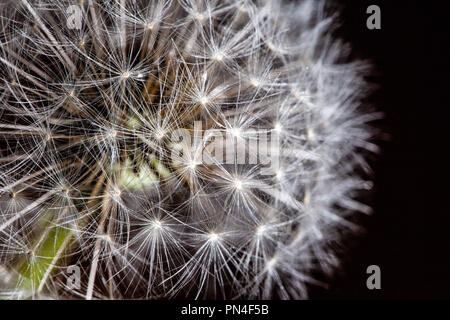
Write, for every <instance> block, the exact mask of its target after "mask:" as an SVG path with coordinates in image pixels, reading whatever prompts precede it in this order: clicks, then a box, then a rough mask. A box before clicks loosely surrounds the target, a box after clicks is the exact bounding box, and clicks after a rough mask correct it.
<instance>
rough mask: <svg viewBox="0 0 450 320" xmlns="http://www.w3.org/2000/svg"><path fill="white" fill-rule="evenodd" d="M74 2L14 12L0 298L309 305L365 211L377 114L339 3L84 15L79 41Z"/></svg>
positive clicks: (4, 133) (126, 8) (2, 144)
mask: <svg viewBox="0 0 450 320" xmlns="http://www.w3.org/2000/svg"><path fill="white" fill-rule="evenodd" d="M67 3H68V2H67V1H65V0H39V1H38V0H21V1H19V2H18V3H17V5H16V4H15V5H14V6H12V7H11V8H9V7H7V6H0V25H1V28H0V78H1V79H4V80H3V81H0V105H1V108H0V278H2V276H3V275H4V274H5V275H8V276H11V277H12V278H11V280H10V281H6V282H7V283H3V282H1V279H0V296H1V297H3V296H7V297H8V298H14V297H18V296H20V297H23V298H42V297H51V298H60V297H64V298H66V297H67V298H86V299H93V298H99V299H101V298H108V299H133V298H138V299H156V298H164V299H166V298H196V299H200V298H207V299H215V298H217V299H223V298H227V299H231V298H238V299H270V298H281V299H290V298H293V299H298V298H306V297H307V296H308V291H309V286H310V285H311V284H310V282H313V281H315V280H320V281H321V280H322V279H321V277H324V278H327V279H328V277H329V276H330V275H332V274H333V272H334V270H336V268H338V266H339V255H338V254H337V253H336V250H335V249H336V248H335V247H333V245H331V244H334V243H338V244H339V246H340V245H341V241H342V240H343V239H344V237H346V236H347V235H348V234H354V233H355V232H356V229H357V227H356V226H355V225H354V222H353V221H354V220H357V219H353V214H356V213H357V212H365V213H367V212H370V208H369V207H367V206H366V205H365V204H363V203H360V202H359V201H358V195H359V192H360V190H367V189H369V188H370V186H371V184H370V183H369V182H368V181H365V178H364V174H361V173H360V172H361V170H360V168H361V167H362V168H363V169H367V167H368V165H367V164H366V163H365V162H364V155H365V154H366V153H367V152H376V150H377V147H376V146H375V145H374V144H373V143H372V142H371V141H372V139H373V136H374V134H375V131H374V130H372V129H371V127H370V125H369V124H368V123H369V122H370V121H372V120H374V119H376V117H377V114H376V113H371V111H369V110H368V109H367V108H366V107H365V106H364V105H363V101H365V100H364V97H365V95H366V93H367V92H368V91H369V90H368V89H369V88H368V85H367V83H366V82H365V80H364V79H365V78H368V77H366V76H367V74H368V73H369V72H370V71H369V70H370V68H368V66H367V64H366V63H364V62H360V61H351V60H350V56H349V54H348V53H349V51H350V50H348V48H347V46H346V45H344V44H343V43H342V41H340V40H339V39H336V38H334V36H333V34H334V33H333V32H331V31H332V28H333V25H334V23H333V21H334V17H335V14H334V12H328V10H330V9H328V8H327V6H325V2H323V1H313V0H299V1H296V2H295V3H293V2H291V1H275V0H264V1H260V0H257V1H247V0H242V1H241V0H240V1H228V0H226V1H207V0H177V1H173V0H156V1H122V0H109V1H100V0H92V1H81V0H80V1H78V2H77V3H78V5H79V6H80V9H82V13H83V19H82V21H81V26H80V28H77V27H76V28H70V27H69V25H70V23H69V21H68V15H69V13H68V12H66V9H67V8H66V6H67ZM55 21H59V22H61V23H58V24H55ZM66 22H67V23H66ZM198 126H200V128H201V129H198V130H197V128H198ZM273 138H276V140H270V139H273ZM221 143H222V144H224V145H225V146H224V148H225V149H224V148H222V147H220V145H221ZM229 144H231V146H232V149H233V150H234V152H231V151H230V150H227V149H226V148H228V147H227V145H229ZM229 152H230V154H229ZM272 165H273V166H272ZM263 169H268V170H267V171H264V170H263ZM269 169H270V170H269ZM212 230H214V231H212ZM342 243H344V241H342ZM42 257H45V261H47V260H51V261H54V263H52V264H48V263H44V264H43V263H41V262H42V261H44V260H43V259H44V258H42ZM30 261H31V262H30ZM69 266H77V267H79V268H80V271H81V274H82V277H81V281H82V285H81V287H80V288H79V289H76V288H68V287H67V286H66V278H65V276H64V273H63V272H59V271H58V272H56V271H57V270H65V268H68V267H69ZM25 267H26V268H25ZM27 268H28V270H29V271H30V274H31V272H34V273H35V274H36V276H33V277H32V276H29V274H27V273H26V272H24V271H23V270H25V269H27ZM316 277H317V278H320V279H316ZM5 279H6V276H5ZM307 279H308V280H307ZM309 279H311V281H310V280H309ZM19 280H20V281H19ZM30 288H32V289H30ZM11 292H14V294H11Z"/></svg>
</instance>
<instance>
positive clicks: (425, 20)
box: [311, 0, 450, 299]
mask: <svg viewBox="0 0 450 320" xmlns="http://www.w3.org/2000/svg"><path fill="white" fill-rule="evenodd" d="M338 2H340V3H342V5H343V6H344V11H343V16H342V23H343V24H342V27H341V28H340V31H339V33H340V35H341V36H342V37H343V38H344V39H346V40H347V41H349V42H351V43H352V47H353V48H354V50H355V55H356V56H357V57H363V58H364V57H365V58H369V59H371V60H372V61H373V62H374V64H375V65H376V67H375V70H376V71H377V75H375V77H373V79H372V80H373V81H375V82H376V83H378V84H379V89H378V91H377V92H376V93H375V94H373V95H372V97H371V99H370V100H371V102H372V103H375V104H376V105H377V106H378V109H380V110H382V111H383V112H384V113H385V118H384V120H382V121H380V122H379V123H377V126H379V127H380V128H382V129H383V131H384V132H385V133H387V134H388V135H389V136H390V138H389V140H388V141H386V140H385V141H383V138H382V139H380V141H378V142H377V143H378V144H379V145H380V146H381V147H382V152H381V154H380V155H379V156H378V160H377V161H376V162H374V163H373V169H374V182H375V190H374V191H375V192H374V195H373V206H374V212H375V214H374V215H373V216H371V217H369V218H366V219H365V220H366V222H365V225H366V229H367V231H368V232H367V234H366V236H365V237H363V238H361V239H360V240H359V243H358V245H357V246H356V248H355V249H354V250H353V251H351V254H350V255H349V257H348V259H347V263H346V265H345V268H343V269H344V270H345V274H342V275H340V276H339V277H338V278H337V280H336V281H335V282H334V283H333V285H332V287H331V289H329V290H325V289H320V288H316V289H315V290H313V292H312V294H311V298H313V299H321V298H327V299H348V298H352V299H431V298H447V299H448V298H450V239H449V237H450V210H448V207H449V206H448V201H450V192H449V190H450V188H449V182H450V179H449V178H450V177H449V172H450V161H449V159H448V155H447V153H448V151H447V148H448V147H449V139H448V137H450V135H449V127H450V117H449V115H450V112H449V107H450V105H449V103H448V101H449V100H448V96H449V95H450V82H449V80H448V79H449V77H450V73H449V71H450V68H449V65H450V64H449V60H450V50H449V47H448V44H449V40H450V37H449V32H448V30H449V25H450V9H449V8H448V5H445V4H446V1H414V0H395V1H393V0H386V1H376V0H375V1H366V0H355V1H338ZM371 4H376V5H378V6H379V7H380V8H381V24H382V26H381V30H369V29H367V27H366V19H367V18H368V16H369V15H368V14H367V13H366V9H367V7H368V6H369V5H371ZM372 264H375V265H378V266H380V268H381V290H368V289H367V287H366V279H367V277H368V275H367V274H366V268H367V266H369V265H372Z"/></svg>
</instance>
